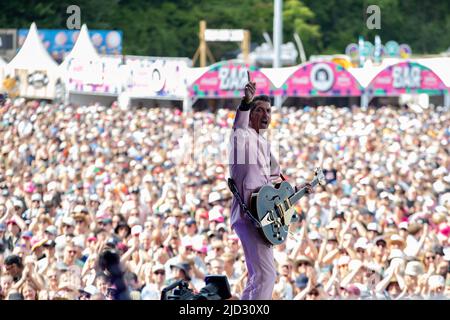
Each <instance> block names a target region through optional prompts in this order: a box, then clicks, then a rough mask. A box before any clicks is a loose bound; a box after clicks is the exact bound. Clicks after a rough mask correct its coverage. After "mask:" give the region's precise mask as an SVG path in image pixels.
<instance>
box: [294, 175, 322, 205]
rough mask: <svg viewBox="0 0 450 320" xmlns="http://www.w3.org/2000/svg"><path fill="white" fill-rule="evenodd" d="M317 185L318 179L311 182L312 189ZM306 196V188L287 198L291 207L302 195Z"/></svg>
mask: <svg viewBox="0 0 450 320" xmlns="http://www.w3.org/2000/svg"><path fill="white" fill-rule="evenodd" d="M318 184H319V179H317V178H314V180H313V181H311V186H312V187H313V188H314V187H315V186H317V185H318ZM305 194H306V187H304V188H301V189H300V190H299V191H297V192H296V193H294V194H293V195H292V196H290V197H289V201H290V202H291V205H294V204H296V203H297V201H299V200H300V199H301V198H302V197H303V196H304V195H305Z"/></svg>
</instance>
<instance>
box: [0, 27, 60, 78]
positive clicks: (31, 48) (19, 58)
mask: <svg viewBox="0 0 450 320" xmlns="http://www.w3.org/2000/svg"><path fill="white" fill-rule="evenodd" d="M7 67H8V69H28V70H53V69H56V68H57V67H58V65H57V63H56V62H55V61H54V60H53V59H52V57H51V56H50V55H49V54H48V52H47V50H46V49H45V47H44V45H43V44H42V41H41V39H40V37H39V34H38V31H37V27H36V24H35V23H34V22H33V23H32V24H31V27H30V30H29V31H28V35H27V38H26V39H25V42H24V43H23V46H22V47H21V48H20V50H19V52H18V53H17V54H16V55H15V57H14V58H13V59H12V60H11V61H10V62H9V64H8V66H7Z"/></svg>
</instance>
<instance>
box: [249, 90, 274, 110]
mask: <svg viewBox="0 0 450 320" xmlns="http://www.w3.org/2000/svg"><path fill="white" fill-rule="evenodd" d="M258 101H264V102H269V103H270V97H269V96H266V95H265V94H262V95H259V96H256V97H254V98H253V101H252V102H251V103H250V111H252V110H253V109H255V107H256V102H258Z"/></svg>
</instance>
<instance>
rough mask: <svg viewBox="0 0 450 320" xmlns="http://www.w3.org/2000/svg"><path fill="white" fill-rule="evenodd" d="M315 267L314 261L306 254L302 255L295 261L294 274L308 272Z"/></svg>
mask: <svg viewBox="0 0 450 320" xmlns="http://www.w3.org/2000/svg"><path fill="white" fill-rule="evenodd" d="M313 267H314V263H313V261H312V260H311V259H310V258H309V257H307V256H305V255H300V256H299V257H298V258H297V259H295V261H294V270H293V271H294V274H297V275H300V274H308V273H309V272H310V270H311V269H312V268H313Z"/></svg>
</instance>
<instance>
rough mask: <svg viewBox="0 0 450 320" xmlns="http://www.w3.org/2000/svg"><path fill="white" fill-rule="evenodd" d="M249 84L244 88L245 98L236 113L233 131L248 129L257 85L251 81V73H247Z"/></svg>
mask: <svg viewBox="0 0 450 320" xmlns="http://www.w3.org/2000/svg"><path fill="white" fill-rule="evenodd" d="M247 77H248V83H247V84H246V85H245V88H244V97H243V98H242V101H241V104H240V105H239V107H238V109H237V111H236V117H235V118H234V124H233V129H237V128H240V129H247V128H248V122H249V119H250V104H251V102H252V100H253V97H254V96H255V92H256V83H255V82H252V81H251V79H250V73H249V72H248V71H247Z"/></svg>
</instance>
